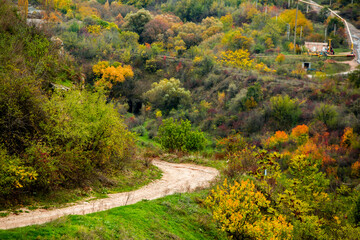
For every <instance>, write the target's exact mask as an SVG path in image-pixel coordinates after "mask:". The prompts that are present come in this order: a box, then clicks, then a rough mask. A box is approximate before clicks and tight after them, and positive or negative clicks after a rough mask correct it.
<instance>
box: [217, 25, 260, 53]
mask: <svg viewBox="0 0 360 240" xmlns="http://www.w3.org/2000/svg"><path fill="white" fill-rule="evenodd" d="M221 42H222V43H223V44H225V46H226V47H227V48H228V49H229V50H232V51H236V50H237V49H243V50H248V51H249V50H250V48H251V46H252V45H253V44H254V39H253V38H251V37H246V36H244V35H243V33H242V31H241V30H234V31H230V32H228V33H226V34H225V36H224V38H223V39H222V41H221Z"/></svg>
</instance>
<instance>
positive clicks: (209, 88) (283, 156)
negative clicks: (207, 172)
mask: <svg viewBox="0 0 360 240" xmlns="http://www.w3.org/2000/svg"><path fill="white" fill-rule="evenodd" d="M36 2H37V1H35V0H34V3H36ZM60 3H62V2H61V1H59V3H57V4H55V5H53V6H48V7H49V9H50V12H54V13H55V12H57V16H58V20H59V21H58V23H56V24H52V25H51V26H50V27H49V29H48V30H47V32H48V34H53V35H55V36H57V37H59V38H60V39H61V40H62V41H63V42H64V48H65V52H66V54H64V55H63V56H61V55H59V54H58V51H57V50H56V48H54V47H52V44H53V43H52V42H51V41H49V40H48V39H49V36H47V35H45V34H43V33H41V32H40V31H39V30H37V29H36V28H28V27H26V26H25V24H24V22H22V21H20V19H19V17H18V16H17V15H16V14H15V13H12V14H8V13H9V11H10V12H11V11H12V10H10V8H9V5H3V6H2V7H1V9H0V11H2V13H7V14H8V15H9V16H10V17H7V18H2V20H0V21H3V24H2V25H1V26H0V29H1V31H2V32H1V34H2V36H4V38H0V42H1V44H0V47H1V48H2V49H3V51H2V52H3V53H4V54H1V55H0V58H1V59H2V60H3V62H4V63H6V64H3V65H1V66H0V67H1V69H3V70H4V71H2V72H1V73H0V74H2V75H0V76H2V77H3V78H2V79H4V80H1V81H3V84H2V85H1V86H0V104H1V106H0V110H1V111H2V113H4V114H2V115H1V116H2V117H1V121H0V128H1V133H0V134H2V135H1V144H2V145H1V146H0V157H1V158H2V159H3V160H2V162H1V165H0V172H1V173H3V176H6V177H3V178H2V180H1V181H0V190H1V191H2V193H3V194H4V196H6V197H8V198H9V197H14V196H15V197H19V196H21V194H25V195H26V194H27V193H28V192H31V191H34V189H39V188H41V189H47V190H48V191H56V190H57V189H59V188H72V187H74V186H76V185H77V184H79V183H80V185H82V184H83V183H84V182H89V181H90V179H91V178H94V176H95V177H97V178H98V179H103V175H105V176H108V177H109V176H111V175H112V174H120V176H121V174H124V173H123V172H122V171H121V170H123V169H126V168H129V166H130V165H131V164H132V163H134V162H133V161H132V160H131V159H132V158H134V154H135V153H136V151H143V152H142V153H141V155H142V156H141V157H144V158H146V157H149V156H150V157H160V158H161V159H163V160H168V161H173V162H193V163H198V164H207V165H212V166H217V167H219V166H221V168H222V169H221V170H222V176H221V179H220V182H219V183H218V184H217V185H218V186H215V187H214V188H213V189H212V190H210V191H209V192H207V193H206V194H204V196H202V197H201V198H197V199H196V202H197V203H196V204H198V205H196V206H197V207H199V209H201V213H204V214H205V215H206V216H210V215H208V214H209V212H211V213H212V218H213V220H214V222H213V224H215V225H216V226H217V227H218V228H219V229H220V230H221V231H222V233H219V232H216V236H218V237H219V238H221V237H223V236H224V235H222V234H224V233H225V235H227V236H229V237H232V238H234V239H244V238H250V239H355V238H356V237H357V235H358V233H359V227H358V224H359V213H358V212H359V208H360V207H359V206H360V204H359V199H360V197H359V189H358V188H359V187H358V185H359V183H360V182H359V176H360V173H359V171H360V163H359V146H360V143H359V141H360V138H359V134H360V121H359V116H360V115H359V113H360V108H359V102H360V100H359V99H360V91H359V88H358V87H359V85H360V84H359V79H358V78H359V77H358V75H359V74H358V72H359V71H358V70H357V71H354V72H353V73H351V74H349V76H346V75H329V74H333V73H337V72H340V71H347V70H348V65H346V64H343V63H341V61H342V60H345V59H341V60H338V61H334V60H331V59H325V58H319V57H314V56H310V55H308V54H307V50H306V49H305V48H304V46H303V45H304V41H317V42H323V41H324V36H323V35H322V34H320V32H321V33H322V32H324V31H325V29H327V31H328V33H329V36H330V37H331V38H332V39H333V42H332V43H333V46H334V48H335V51H336V52H340V51H348V48H349V46H348V45H347V43H346V41H345V39H346V34H345V30H344V26H343V25H341V23H340V22H338V20H337V19H336V18H333V17H331V16H329V12H328V11H327V10H326V9H325V10H322V11H320V12H319V13H317V12H314V11H309V12H307V11H306V6H304V5H302V4H300V5H299V10H300V12H299V15H298V26H297V33H296V34H297V41H296V42H295V44H294V42H293V34H294V31H295V9H294V5H291V2H290V6H289V5H288V4H289V3H288V1H259V2H257V3H254V2H249V1H227V0H224V1H193V0H189V1H182V0H181V1H122V2H121V3H120V2H117V1H83V2H80V3H78V2H76V3H75V2H72V1H69V2H68V3H69V4H60ZM334 5H336V6H338V7H339V9H342V10H341V11H343V9H345V8H346V6H347V7H348V6H349V5H351V4H348V3H345V2H344V3H343V2H341V1H340V2H339V1H335V3H334ZM353 5H356V4H353ZM346 9H347V8H346ZM342 14H344V13H342ZM345 15H347V13H345ZM11 18H13V19H11ZM352 20H353V21H354V18H352ZM10 22H15V23H16V24H18V25H19V26H17V25H16V27H14V25H13V24H9V23H10ZM335 25H336V28H335ZM18 29H20V30H18ZM288 29H289V31H290V33H291V34H289V35H288V34H287V31H288ZM18 31H19V32H22V34H25V35H22V37H21V38H20V35H19V33H17V34H12V33H13V32H18ZM2 39H6V40H2ZM15 43H16V44H15ZM70 55H71V57H70ZM10 56H13V57H10ZM74 60H75V61H76V62H77V63H78V64H79V65H81V67H82V68H81V71H80V70H79V68H77V66H74ZM302 62H311V63H312V68H313V69H314V70H313V72H312V73H311V71H310V72H309V71H308V72H307V71H306V70H304V69H303V67H302ZM310 74H311V75H312V76H311V77H309V76H308V75H310ZM80 79H82V80H80ZM83 80H84V81H83ZM54 85H55V86H59V85H60V86H68V87H69V88H70V89H69V90H68V91H63V90H61V89H57V90H56V89H54V88H53V87H51V86H54ZM136 138H138V139H139V140H140V141H139V142H138V144H137V146H138V149H137V150H136V149H134V146H135V145H136V144H134V143H135V142H136ZM139 149H140V150H139ZM162 153H165V154H162ZM147 159H149V158H147ZM209 162H210V163H209ZM148 163H149V162H145V165H149V164H148ZM105 181H106V180H105ZM107 182H109V181H107ZM110 182H111V181H110ZM158 201H161V200H158ZM189 201H190V200H189ZM141 204H144V205H145V204H148V203H141ZM149 204H153V203H149ZM177 204H178V203H177ZM130 208H131V207H130ZM150 210H151V209H149V211H150ZM180 210H181V209H180ZM114 211H121V210H114ZM151 211H152V210H151ZM199 211H200V210H199ZM202 211H204V212H202ZM172 213H174V212H172ZM124 214H125V213H124ZM196 214H197V213H196ZM189 215H191V213H189ZM96 216H97V215H96V214H95V215H94V218H96ZM196 216H198V215H196ZM75 218H76V217H75ZM84 218H85V220H84V221H92V220H89V219H90V217H89V219H88V218H87V217H84ZM109 219H111V221H114V219H113V218H109ZM199 219H200V220H201V217H199ZM199 219H197V220H196V219H195V220H194V219H191V221H192V222H191V223H192V224H194V225H196V226H197V222H198V220H199ZM71 221H72V220H71ZM96 221H98V220H96ZM99 221H101V220H99ZM201 221H202V220H201ZM201 221H200V222H201ZM104 224H105V222H104ZM65 225H66V224H65ZM105 225H106V228H109V229H110V228H111V230H109V231H110V232H111V234H115V233H114V231H115V230H113V227H111V226H107V224H105ZM145 225H146V224H145ZM66 227H68V228H71V227H72V226H66ZM212 227H214V225H212ZM211 229H212V228H208V230H209V231H210V232H211V233H212V231H213V230H211ZM260 229H261V230H260ZM89 231H90V233H89ZM99 231H100V232H101V230H99ZM106 231H107V230H106ZM205 232H206V231H205ZM71 234H73V233H71ZM84 234H85V235H84V236H88V234H94V236H97V235H96V234H97V233H94V232H93V231H92V230H89V229H87V228H86V229H85V230H84ZM109 234H110V233H109ZM122 234H125V233H122ZM141 234H143V235H144V234H145V233H141ZM166 234H168V233H166ZM172 234H174V235H171V234H170V235H171V236H173V237H174V236H178V237H179V236H184V235H182V233H179V232H177V231H175V233H172ZM125 235H126V234H125ZM170 235H166V236H170ZM72 236H73V235H72ZM114 236H115V235H114ZM116 236H117V235H116ZM126 236H134V235H126ZM144 236H145V235H144ZM146 236H147V237H148V238H156V237H158V236H159V235H151V236H148V235H146ZM161 236H165V235H161ZM211 236H214V235H211ZM139 238H140V237H139ZM174 238H175V237H174ZM214 238H215V237H214Z"/></svg>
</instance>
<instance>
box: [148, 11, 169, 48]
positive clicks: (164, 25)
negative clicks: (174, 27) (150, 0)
mask: <svg viewBox="0 0 360 240" xmlns="http://www.w3.org/2000/svg"><path fill="white" fill-rule="evenodd" d="M169 28H170V25H169V23H168V22H167V21H166V19H164V18H162V17H159V16H156V17H155V18H154V19H152V20H150V21H149V22H148V23H147V24H145V26H144V31H143V33H142V34H141V36H142V38H143V39H144V41H145V42H148V43H152V42H155V41H157V40H161V39H159V35H163V34H164V33H165V32H166V31H167V30H168V29H169Z"/></svg>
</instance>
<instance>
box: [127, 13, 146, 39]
mask: <svg viewBox="0 0 360 240" xmlns="http://www.w3.org/2000/svg"><path fill="white" fill-rule="evenodd" d="M151 19H152V16H151V14H150V12H149V11H147V10H145V9H141V10H139V11H137V12H136V13H129V14H128V15H126V17H125V21H126V23H125V28H127V29H129V30H130V31H133V32H136V33H137V34H139V35H141V33H142V32H143V31H144V28H145V25H146V24H147V23H148V22H149V21H150V20H151Z"/></svg>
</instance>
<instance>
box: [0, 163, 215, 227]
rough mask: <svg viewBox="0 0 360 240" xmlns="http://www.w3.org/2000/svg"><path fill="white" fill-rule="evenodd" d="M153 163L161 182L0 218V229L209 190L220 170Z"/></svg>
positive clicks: (190, 165)
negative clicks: (95, 198) (160, 176)
mask: <svg viewBox="0 0 360 240" xmlns="http://www.w3.org/2000/svg"><path fill="white" fill-rule="evenodd" d="M153 164H154V165H155V166H157V167H158V168H160V169H161V170H162V171H163V176H162V178H161V179H159V180H156V181H153V182H152V183H150V184H148V185H146V186H144V187H143V188H140V189H138V190H135V191H132V192H125V193H117V194H109V195H108V198H105V199H98V200H94V201H91V202H80V203H77V204H75V205H73V206H70V207H65V208H59V209H51V210H45V209H37V210H34V211H30V212H28V213H25V212H23V213H20V214H18V215H15V214H11V215H9V216H7V217H3V218H0V229H11V228H17V227H24V226H28V225H34V224H43V223H46V222H50V221H53V220H55V219H57V218H60V217H63V216H66V215H75V214H76V215H85V214H89V213H94V212H99V211H104V210H108V209H111V208H115V207H120V206H125V205H129V204H134V203H137V202H139V201H142V200H144V199H146V200H153V199H156V198H161V197H164V196H166V195H171V194H174V193H184V192H190V191H194V190H195V189H200V188H205V187H209V186H210V184H211V183H212V182H213V181H215V179H216V178H217V176H219V171H218V170H216V169H214V168H210V167H204V166H198V165H193V164H175V163H168V162H164V161H159V160H154V161H153Z"/></svg>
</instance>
